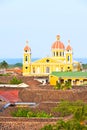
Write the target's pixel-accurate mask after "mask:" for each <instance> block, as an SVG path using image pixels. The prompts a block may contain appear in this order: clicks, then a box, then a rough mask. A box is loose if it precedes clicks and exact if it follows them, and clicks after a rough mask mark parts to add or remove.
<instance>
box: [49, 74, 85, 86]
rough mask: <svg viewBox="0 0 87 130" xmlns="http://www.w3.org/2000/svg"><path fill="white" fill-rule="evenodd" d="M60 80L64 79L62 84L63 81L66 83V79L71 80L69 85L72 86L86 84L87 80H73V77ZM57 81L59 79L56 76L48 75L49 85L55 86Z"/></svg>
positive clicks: (81, 78) (80, 78)
mask: <svg viewBox="0 0 87 130" xmlns="http://www.w3.org/2000/svg"><path fill="white" fill-rule="evenodd" d="M62 79H64V82H65V81H68V79H71V84H72V85H82V84H85V83H86V84H87V78H83V77H79V78H77V77H76V78H75V77H70V78H66V77H62ZM84 79H85V80H86V81H84ZM58 80H59V77H57V76H54V75H50V76H49V82H50V85H56V81H58ZM73 81H75V82H73Z"/></svg>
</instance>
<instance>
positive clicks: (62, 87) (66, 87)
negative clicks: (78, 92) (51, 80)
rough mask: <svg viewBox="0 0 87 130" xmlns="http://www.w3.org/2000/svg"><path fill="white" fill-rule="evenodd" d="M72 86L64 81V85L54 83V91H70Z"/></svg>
mask: <svg viewBox="0 0 87 130" xmlns="http://www.w3.org/2000/svg"><path fill="white" fill-rule="evenodd" d="M71 88H72V86H71V82H70V81H66V82H65V83H61V82H59V83H58V81H57V82H56V85H55V86H54V89H62V90H65V89H71Z"/></svg>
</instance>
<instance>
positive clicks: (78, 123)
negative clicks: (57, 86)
mask: <svg viewBox="0 0 87 130" xmlns="http://www.w3.org/2000/svg"><path fill="white" fill-rule="evenodd" d="M53 111H55V112H59V113H60V116H61V117H62V116H68V115H72V119H70V120H68V121H64V120H59V121H58V122H57V123H56V124H55V125H46V126H44V127H43V128H42V129H41V130H87V125H86V124H85V121H86V120H87V104H85V103H83V102H82V101H76V102H68V101H62V102H60V104H59V105H58V106H57V107H55V108H54V109H53Z"/></svg>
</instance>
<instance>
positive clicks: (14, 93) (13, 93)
mask: <svg viewBox="0 0 87 130" xmlns="http://www.w3.org/2000/svg"><path fill="white" fill-rule="evenodd" d="M0 98H1V99H3V100H5V101H9V102H17V101H19V98H18V90H9V91H4V90H2V91H0Z"/></svg>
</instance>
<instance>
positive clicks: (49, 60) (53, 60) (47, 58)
mask: <svg viewBox="0 0 87 130" xmlns="http://www.w3.org/2000/svg"><path fill="white" fill-rule="evenodd" d="M32 63H58V62H57V60H55V59H52V58H50V57H46V58H42V59H40V60H36V61H34V62H32Z"/></svg>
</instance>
